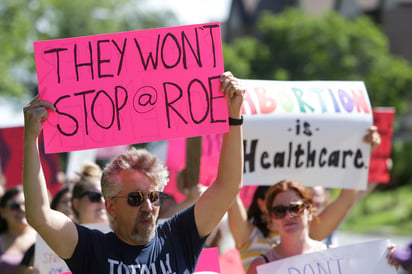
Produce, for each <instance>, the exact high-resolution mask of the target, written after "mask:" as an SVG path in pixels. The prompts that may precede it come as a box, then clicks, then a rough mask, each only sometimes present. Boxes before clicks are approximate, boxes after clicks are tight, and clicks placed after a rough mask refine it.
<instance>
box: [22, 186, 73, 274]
mask: <svg viewBox="0 0 412 274" xmlns="http://www.w3.org/2000/svg"><path fill="white" fill-rule="evenodd" d="M71 196H72V194H71V190H70V187H69V186H65V187H63V188H61V189H60V190H59V191H58V192H57V193H56V194H55V195H54V196H53V199H52V201H51V203H50V207H51V208H52V209H55V210H58V211H60V212H62V213H64V214H65V215H67V216H68V217H70V218H73V211H72V208H71V202H70V199H71ZM34 250H35V244H32V245H31V246H30V248H29V249H28V250H27V251H26V252H25V253H24V256H23V259H22V260H21V262H20V266H19V271H18V273H19V274H37V273H40V272H39V271H38V270H37V269H36V268H34Z"/></svg>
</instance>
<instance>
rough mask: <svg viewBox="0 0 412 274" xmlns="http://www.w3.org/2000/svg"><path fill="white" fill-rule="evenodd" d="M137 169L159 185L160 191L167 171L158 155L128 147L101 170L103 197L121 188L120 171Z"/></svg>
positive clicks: (167, 176)
mask: <svg viewBox="0 0 412 274" xmlns="http://www.w3.org/2000/svg"><path fill="white" fill-rule="evenodd" d="M122 170H137V171H139V172H142V173H143V174H145V175H146V176H148V177H149V178H151V179H152V180H153V181H154V182H156V183H157V184H158V186H159V190H160V191H162V190H163V189H164V188H165V186H166V185H167V182H168V181H169V171H168V170H167V168H166V166H165V165H164V164H163V163H162V162H161V161H160V159H159V158H158V157H156V156H155V155H154V154H152V153H150V152H149V151H148V150H146V149H136V148H134V147H132V148H130V149H129V150H128V151H125V152H123V153H121V154H119V155H117V156H116V157H115V158H114V159H113V160H112V161H111V162H110V163H109V164H108V165H107V166H106V167H105V168H104V170H103V174H102V179H101V184H102V193H103V196H104V197H112V196H115V195H117V194H118V193H119V192H120V191H121V190H122V184H121V182H120V178H119V175H120V172H121V171H122Z"/></svg>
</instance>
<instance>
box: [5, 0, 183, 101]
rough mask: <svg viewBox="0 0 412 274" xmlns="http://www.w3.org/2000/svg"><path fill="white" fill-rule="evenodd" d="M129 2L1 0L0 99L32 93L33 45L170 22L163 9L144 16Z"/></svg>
mask: <svg viewBox="0 0 412 274" xmlns="http://www.w3.org/2000/svg"><path fill="white" fill-rule="evenodd" d="M139 3H141V1H132V0H117V1H112V0H100V1H84V0H70V1H65V0H2V1H1V2H0V41H1V43H0V52H1V53H2V58H1V59H2V61H1V62H0V71H1V72H2V77H1V78H0V95H5V94H9V95H15V96H18V95H23V94H27V93H29V92H30V91H33V90H35V89H36V86H37V79H36V73H35V63H34V55H33V42H34V41H38V40H49V39H58V38H68V37H77V36H84V35H94V34H103V33H113V32H121V31H129V30H139V29H147V28H153V27H162V26H167V25H172V24H174V23H176V21H177V19H176V17H175V16H174V15H173V14H172V13H171V12H169V11H162V12H160V11H157V12H150V11H147V10H144V9H142V8H141V5H139Z"/></svg>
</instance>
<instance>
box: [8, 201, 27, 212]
mask: <svg viewBox="0 0 412 274" xmlns="http://www.w3.org/2000/svg"><path fill="white" fill-rule="evenodd" d="M7 206H8V208H9V209H10V210H13V211H15V210H23V209H22V208H23V207H24V203H19V202H16V201H11V202H9V203H8V204H7Z"/></svg>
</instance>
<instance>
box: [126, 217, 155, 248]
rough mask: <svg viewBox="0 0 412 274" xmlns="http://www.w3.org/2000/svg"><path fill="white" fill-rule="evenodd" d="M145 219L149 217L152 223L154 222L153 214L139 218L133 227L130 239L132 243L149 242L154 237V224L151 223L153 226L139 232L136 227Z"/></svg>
mask: <svg viewBox="0 0 412 274" xmlns="http://www.w3.org/2000/svg"><path fill="white" fill-rule="evenodd" d="M147 217H150V218H151V219H152V221H154V218H155V217H154V215H153V214H147V215H145V216H141V218H139V219H138V220H136V223H137V224H136V226H135V227H134V230H133V232H132V238H133V240H134V241H136V242H138V243H147V242H150V241H151V240H152V239H153V238H154V235H155V231H156V224H155V223H153V226H152V227H150V228H147V229H146V228H145V229H144V231H140V232H139V227H138V222H139V221H140V220H141V219H145V218H147ZM140 230H143V228H141V227H140Z"/></svg>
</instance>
